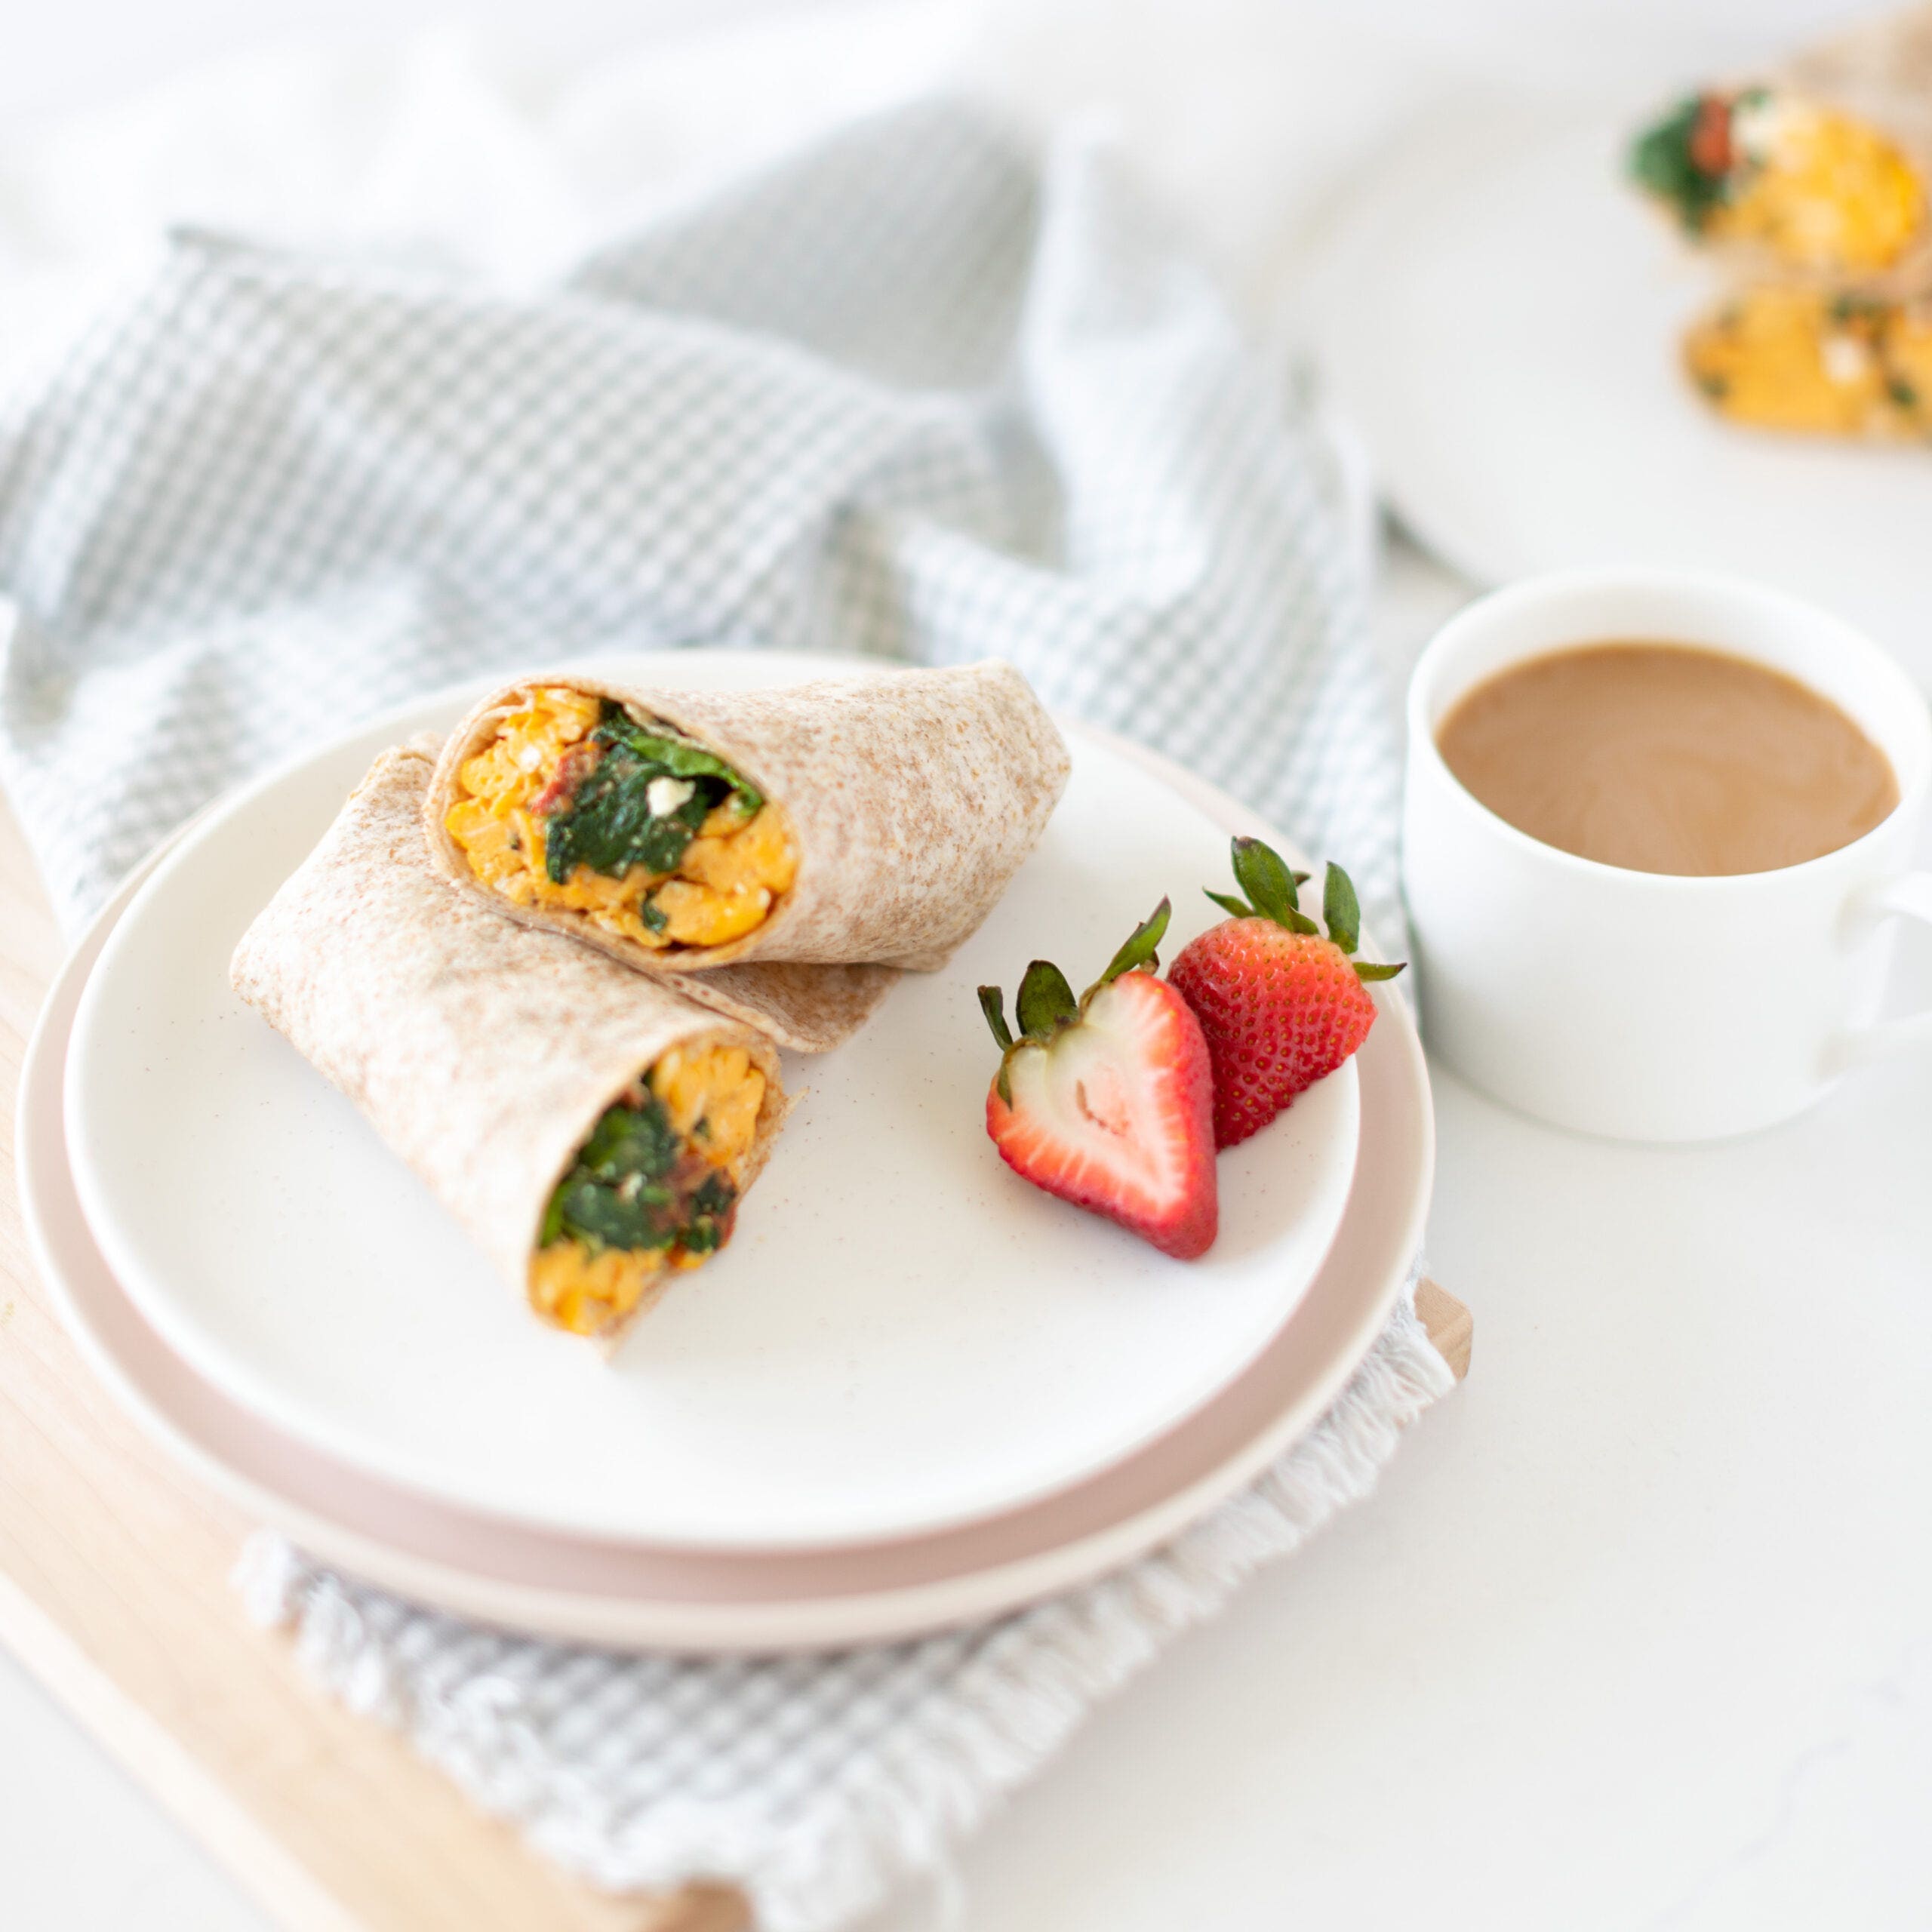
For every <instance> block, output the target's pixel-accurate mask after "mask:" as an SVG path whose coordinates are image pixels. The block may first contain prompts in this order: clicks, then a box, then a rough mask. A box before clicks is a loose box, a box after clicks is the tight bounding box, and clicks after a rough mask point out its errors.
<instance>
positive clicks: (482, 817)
mask: <svg viewBox="0 0 1932 1932" xmlns="http://www.w3.org/2000/svg"><path fill="white" fill-rule="evenodd" d="M601 714H602V705H601V701H600V700H598V699H597V698H595V697H588V696H586V695H585V694H583V693H582V692H579V691H571V690H568V689H567V688H564V687H561V686H540V687H538V688H536V689H534V690H533V691H531V693H530V694H529V702H528V703H527V704H526V705H525V706H524V708H523V709H521V710H519V711H516V712H512V714H511V715H509V716H508V717H506V718H504V719H503V721H502V723H501V724H499V725H498V727H497V735H496V737H494V739H493V740H491V742H490V743H488V745H486V746H485V747H484V748H483V749H482V750H481V751H480V752H477V753H476V754H475V756H473V757H472V758H468V759H466V761H464V762H463V765H462V767H461V768H460V770H459V771H458V773H457V797H456V801H455V802H454V804H452V805H451V808H450V809H449V811H448V813H447V814H445V818H444V821H443V822H444V823H445V826H447V827H448V831H449V834H450V836H451V838H454V840H455V841H456V842H457V845H458V846H459V847H460V848H461V849H462V851H463V854H464V856H465V857H466V858H467V859H468V860H469V867H470V869H471V871H472V872H474V873H475V875H476V876H477V877H478V878H480V879H481V880H482V881H484V882H485V884H488V885H489V886H491V888H494V890H495V891H498V892H500V893H501V894H503V897H505V898H506V899H509V900H512V901H513V902H514V903H516V904H518V905H520V906H531V905H536V906H555V907H559V908H562V909H567V910H569V911H571V912H581V913H582V914H583V915H584V916H585V917H586V918H587V919H589V921H591V923H592V924H593V925H595V926H597V927H598V928H601V930H603V931H605V932H608V933H612V934H616V935H617V936H618V937H622V938H624V939H628V940H634V941H635V942H636V943H637V944H638V945H640V946H649V947H651V949H653V950H661V949H666V948H669V947H672V946H722V945H724V943H726V942H727V941H728V940H734V939H737V938H740V937H742V936H743V934H746V933H748V932H750V931H752V930H753V929H754V928H756V927H758V925H760V924H762V923H763V922H764V920H765V919H766V918H768V916H769V915H770V913H771V909H772V907H773V906H774V904H775V903H777V900H778V899H779V898H780V897H781V896H782V895H783V894H784V893H786V891H789V889H790V888H791V885H792V881H793V880H794V878H795V877H796V876H797V874H798V855H797V854H796V852H795V850H794V849H793V846H792V835H791V830H790V828H789V826H788V825H787V823H786V819H785V815H784V814H783V811H780V808H778V807H777V805H775V804H770V803H765V804H761V805H760V806H759V807H758V808H757V809H756V810H755V811H749V812H747V811H746V809H745V807H744V802H743V798H742V797H741V796H740V795H739V794H738V793H737V792H731V793H730V794H728V795H727V796H726V797H725V798H724V800H723V801H722V802H721V803H720V804H718V805H717V806H716V807H715V809H713V810H712V811H711V812H710V813H709V815H708V816H707V817H706V818H705V820H704V821H703V824H702V825H701V826H698V827H697V835H696V836H695V837H694V838H692V839H691V842H690V844H689V845H688V846H687V847H686V848H685V851H684V854H683V856H682V857H681V858H680V859H679V860H678V861H677V863H676V865H675V867H674V868H673V869H670V870H668V871H661V872H660V871H653V870H652V869H650V868H649V867H648V866H645V865H641V864H637V865H632V866H629V867H627V868H626V870H625V871H624V872H623V875H622V876H621V877H613V876H611V875H608V874H606V873H605V872H599V871H598V870H596V869H594V868H593V867H592V866H589V865H588V864H583V863H579V864H577V865H575V866H573V867H572V868H571V872H570V875H569V876H568V878H565V879H563V880H561V881H558V880H555V879H553V878H551V876H550V872H549V863H548V858H547V849H546V838H547V835H548V832H547V827H548V823H549V820H551V819H552V817H555V816H556V815H557V814H559V813H560V812H561V811H565V810H567V809H568V806H569V803H570V798H571V792H572V789H573V788H574V786H576V785H578V784H580V783H582V781H583V779H584V778H585V777H587V776H588V775H589V773H590V772H591V771H592V770H594V769H595V766H596V764H597V762H598V757H599V755H600V747H599V746H598V744H597V743H595V741H594V740H593V738H592V734H593V733H594V732H595V731H596V730H597V728H598V723H599V721H600V718H601ZM660 782H662V781H660ZM686 789H687V793H688V782H687V787H686ZM677 791H678V781H675V780H673V781H672V782H671V784H670V787H669V791H668V792H666V797H667V798H670V797H674V796H675V793H676V792H677ZM694 809H695V808H694Z"/></svg>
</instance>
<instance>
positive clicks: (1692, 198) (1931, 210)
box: [1630, 6, 1932, 441]
mask: <svg viewBox="0 0 1932 1932" xmlns="http://www.w3.org/2000/svg"><path fill="white" fill-rule="evenodd" d="M1630 165H1631V171H1632V174H1633V175H1634V176H1635V179H1636V180H1637V181H1638V184H1639V185H1640V186H1641V187H1643V188H1644V189H1645V190H1646V191H1647V192H1648V193H1649V194H1650V195H1651V196H1652V197H1653V198H1654V199H1655V200H1657V202H1659V203H1660V205H1662V206H1663V207H1664V208H1666V210H1667V211H1669V214H1671V216H1672V217H1673V219H1674V220H1675V223H1676V224H1677V226H1678V228H1679V229H1680V230H1681V232H1682V233H1683V234H1684V235H1685V236H1686V237H1687V238H1688V239H1689V240H1690V242H1693V243H1694V245H1696V246H1697V247H1698V248H1700V249H1702V250H1703V251H1706V253H1708V254H1709V255H1710V256H1711V257H1712V258H1713V260H1715V262H1716V263H1718V264H1719V265H1720V266H1721V267H1722V268H1723V269H1724V271H1725V272H1726V274H1727V278H1728V280H1729V282H1730V287H1729V288H1728V289H1727V292H1726V294H1725V295H1724V297H1723V299H1722V300H1721V301H1720V302H1718V303H1716V304H1715V305H1714V306H1712V308H1711V309H1709V310H1708V311H1707V312H1706V313H1705V314H1704V315H1702V316H1700V317H1699V318H1697V321H1695V322H1694V323H1693V324H1692V325H1691V326H1690V328H1689V330H1688V331H1687V332H1686V334H1685V335H1684V343H1683V359H1684V371H1685V373H1686V374H1687V375H1688V377H1690V380H1691V381H1692V383H1694V385H1695V386H1696V387H1697V389H1698V391H1699V392H1700V394H1702V395H1703V397H1704V398H1705V399H1706V401H1708V402H1709V404H1710V405H1711V406H1712V408H1715V410H1716V411H1718V413H1719V414H1721V415H1724V416H1727V417H1730V419H1731V420H1733V421H1734V422H1737V423H1744V424H1747V425H1749V426H1752V427H1754V428H1758V429H1779V430H1787V431H1799V432H1810V433H1813V434H1816V435H1836V436H1855V437H1862V438H1881V439H1884V438H1891V439H1897V438H1907V439H1911V440H1915V441H1916V440H1922V439H1924V438H1925V437H1927V435H1932V6H1919V7H1915V8H1912V9H1910V10H1909V11H1906V12H1903V13H1900V14H1894V15H1892V16H1890V17H1888V18H1885V19H1881V20H1875V21H1873V22H1871V23H1869V24H1867V25H1866V26H1860V27H1857V28H1855V29H1852V30H1851V31H1850V32H1847V33H1844V34H1841V35H1837V36H1835V37H1834V38H1832V39H1830V40H1828V41H1826V42H1823V43H1821V44H1820V45H1818V46H1816V47H1814V48H1810V49H1809V50H1807V51H1805V52H1804V53H1802V54H1799V55H1798V57H1796V58H1795V59H1794V60H1791V61H1790V62H1789V63H1786V65H1785V66H1783V67H1782V68H1780V69H1775V70H1773V71H1771V72H1767V73H1764V74H1762V75H1757V76H1754V77H1751V78H1746V79H1744V80H1742V81H1739V82H1732V83H1728V84H1726V85H1722V86H1712V87H1707V88H1703V89H1701V90H1700V91H1698V92H1697V93H1696V94H1691V95H1689V96H1687V97H1685V98H1684V99H1683V100H1680V101H1679V102H1678V103H1676V104H1675V106H1672V108H1671V109H1670V110H1669V112H1667V113H1666V114H1664V115H1662V116H1661V117H1660V118H1658V119H1657V121H1656V122H1654V123H1653V124H1652V125H1651V126H1650V127H1648V128H1646V129H1645V130H1644V131H1643V132H1642V133H1641V134H1640V135H1639V136H1638V138H1637V140H1636V141H1635V143H1634V144H1633V146H1632V149H1631V154H1630Z"/></svg>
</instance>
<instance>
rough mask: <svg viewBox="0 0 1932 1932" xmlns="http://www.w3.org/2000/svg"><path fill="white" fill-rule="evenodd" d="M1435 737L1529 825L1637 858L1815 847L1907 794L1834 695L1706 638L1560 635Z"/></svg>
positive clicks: (1597, 851) (1477, 787)
mask: <svg viewBox="0 0 1932 1932" xmlns="http://www.w3.org/2000/svg"><path fill="white" fill-rule="evenodd" d="M1435 741H1436V743H1437V745H1438V747H1439V748H1440V749H1441V753H1442V758H1443V761H1444V764H1447V766H1448V768H1449V769H1450V771H1451V772H1453V773H1454V774H1455V776H1456V777H1457V779H1458V780H1460V783H1462V784H1463V786H1465V787H1466V789H1468V790H1469V792H1471V793H1472V795H1474V796H1475V798H1478V799H1480V800H1481V802H1482V803H1483V804H1485V805H1487V807H1488V808H1489V809H1490V810H1491V811H1493V812H1494V813H1495V814H1496V815H1497V817H1499V818H1501V819H1506V820H1508V822H1509V823H1510V824H1512V825H1513V826H1515V828H1516V829H1517V830H1518V832H1527V833H1528V834H1529V835H1530V836H1531V838H1535V839H1540V841H1542V842H1543V844H1546V845H1553V846H1555V848H1557V849H1558V851H1564V852H1573V853H1574V854H1576V855H1577V857H1579V858H1582V859H1594V860H1595V861H1596V863H1598V865H1602V866H1623V867H1625V868H1626V869H1629V870H1630V871H1632V872H1675V873H1678V874H1680V875H1686V876H1689V877H1693V878H1711V877H1715V876H1718V875H1727V874H1730V873H1735V872H1775V871H1776V870H1777V869H1778V868H1779V867H1780V866H1798V865H1802V864H1804V862H1805V861H1806V860H1808V859H1817V858H1822V857H1823V856H1824V855H1825V854H1826V853H1827V852H1835V851H1838V849H1839V848H1841V846H1845V845H1849V844H1850V843H1851V842H1852V841H1853V840H1854V839H1857V838H1863V837H1864V836H1865V835H1866V833H1867V832H1869V831H1870V830H1871V829H1872V827H1873V826H1876V825H1878V824H1879V823H1881V821H1882V820H1884V819H1886V818H1887V817H1889V816H1890V814H1891V812H1892V811H1893V810H1894V808H1895V807H1896V806H1897V804H1898V801H1899V784H1898V780H1897V777H1896V776H1895V775H1894V772H1893V771H1892V768H1891V764H1890V761H1888V760H1887V758H1886V756H1885V755H1884V752H1881V750H1880V749H1878V746H1876V745H1875V744H1874V743H1872V740H1870V739H1869V737H1866V734H1864V733H1863V731H1860V729H1859V728H1858V726H1857V724H1854V722H1853V721H1852V720H1851V719H1850V718H1848V717H1847V716H1846V715H1845V714H1844V712H1843V711H1841V709H1839V708H1838V706H1836V705H1835V704H1834V703H1832V701H1831V700H1830V699H1829V698H1828V697H1823V696H1822V695H1820V694H1819V693H1818V692H1817V691H1814V690H1813V689H1811V688H1810V686H1809V685H1804V684H1801V683H1800V682H1799V681H1798V680H1797V679H1796V678H1792V677H1787V676H1786V675H1784V674H1783V672H1778V671H1774V670H1770V669H1767V667H1765V666H1763V665H1761V664H1754V663H1751V662H1750V661H1749V660H1748V659H1746V658H1743V657H1734V656H1733V655H1731V654H1730V653H1728V652H1725V651H1710V650H1705V649H1702V648H1699V647H1698V646H1696V645H1687V644H1676V643H1663V642H1648V641H1643V642H1630V643H1624V642H1608V643H1602V644H1585V645H1577V646H1573V647H1571V648H1569V649H1567V650H1561V651H1547V652H1545V653H1543V654H1541V655H1540V656H1537V657H1531V658H1529V659H1527V660H1525V661H1524V662H1523V663H1519V664H1513V665H1511V666H1509V668H1508V669H1506V670H1503V671H1499V672H1496V673H1495V674H1494V675H1492V676H1491V677H1488V678H1484V680H1483V681H1481V683H1480V684H1478V685H1476V687H1475V688H1474V689H1473V690H1472V691H1469V692H1467V693H1466V694H1464V695H1463V697H1461V698H1460V700H1458V701H1457V703H1456V705H1455V706H1454V709H1452V710H1451V712H1450V713H1449V715H1448V716H1447V718H1444V720H1443V721H1442V723H1441V724H1440V725H1439V726H1438V728H1437V730H1436V734H1435Z"/></svg>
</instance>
